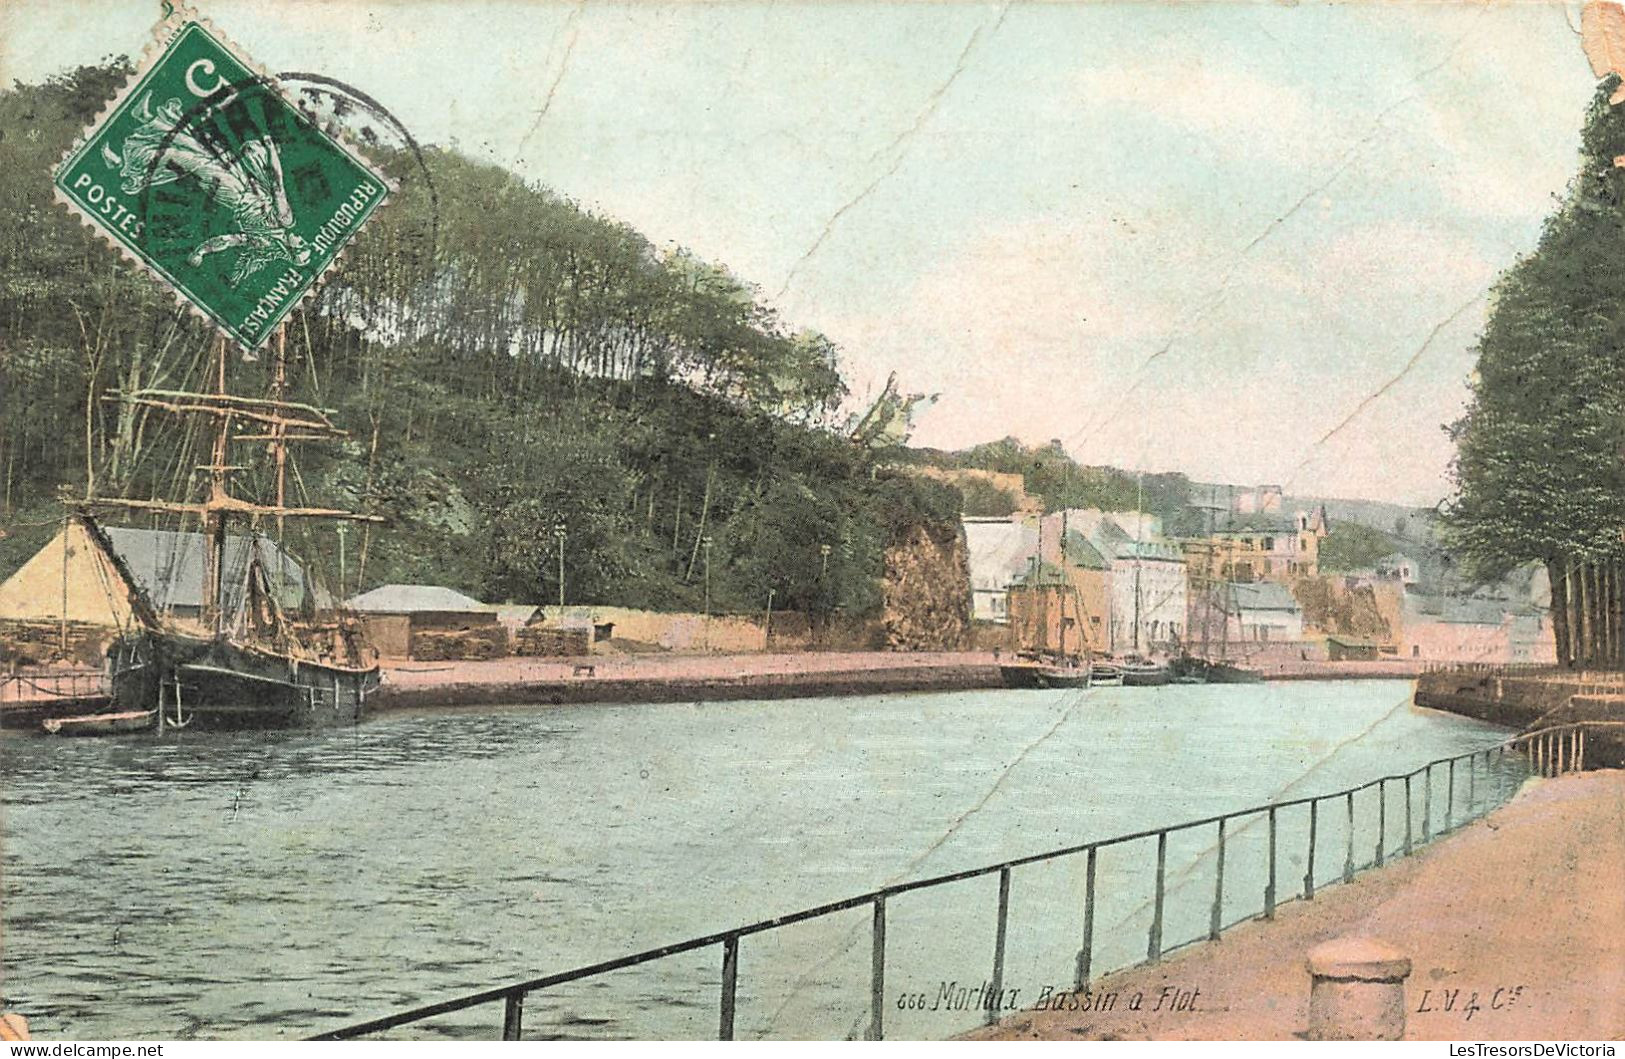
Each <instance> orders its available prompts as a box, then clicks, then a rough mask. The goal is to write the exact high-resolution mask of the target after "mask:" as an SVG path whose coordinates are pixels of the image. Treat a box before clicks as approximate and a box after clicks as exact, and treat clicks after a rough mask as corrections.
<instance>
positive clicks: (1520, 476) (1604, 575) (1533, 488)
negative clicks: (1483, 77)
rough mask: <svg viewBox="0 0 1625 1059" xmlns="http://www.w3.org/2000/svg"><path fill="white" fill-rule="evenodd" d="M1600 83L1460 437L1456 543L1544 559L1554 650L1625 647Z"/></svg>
mask: <svg viewBox="0 0 1625 1059" xmlns="http://www.w3.org/2000/svg"><path fill="white" fill-rule="evenodd" d="M1617 83H1618V82H1617V79H1616V78H1613V77H1610V78H1608V79H1607V80H1606V81H1605V82H1604V83H1603V84H1602V86H1601V87H1600V88H1599V89H1598V92H1597V94H1596V96H1595V97H1594V99H1593V100H1592V103H1591V106H1590V109H1589V111H1588V112H1587V116H1586V123H1585V130H1584V134H1583V136H1582V147H1581V166H1580V172H1579V175H1578V176H1576V177H1575V178H1574V180H1573V181H1572V182H1571V183H1570V185H1569V188H1568V191H1567V194H1566V196H1565V198H1564V200H1563V201H1562V203H1561V204H1560V205H1559V207H1558V208H1557V210H1556V211H1555V212H1554V213H1553V214H1552V215H1551V216H1550V217H1549V218H1547V220H1546V223H1545V226H1544V228H1543V230H1542V233H1541V238H1540V242H1539V244H1538V246H1537V247H1536V249H1535V251H1534V252H1533V253H1532V254H1530V255H1529V256H1527V257H1524V258H1522V259H1521V260H1519V261H1518V262H1517V263H1516V264H1515V265H1514V266H1513V267H1512V268H1511V269H1510V270H1508V271H1507V272H1506V273H1505V274H1504V275H1503V276H1502V277H1501V279H1500V281H1499V282H1498V283H1497V285H1496V288H1495V291H1494V300H1493V303H1492V309H1491V312H1490V316H1489V319H1488V321H1487V323H1486V325H1485V328H1484V333H1483V335H1482V336H1481V337H1480V339H1479V343H1478V349H1477V352H1478V372H1477V376H1476V378H1475V379H1474V381H1473V383H1472V386H1471V400H1470V402H1469V405H1468V410H1467V413H1466V415H1465V416H1464V417H1463V418H1461V419H1460V420H1458V421H1457V422H1455V423H1453V424H1451V426H1450V427H1448V428H1447V429H1448V431H1449V433H1450V435H1451V437H1452V439H1453V440H1454V441H1455V443H1456V458H1455V461H1454V463H1453V465H1452V473H1453V476H1454V479H1455V484H1456V487H1457V494H1456V496H1455V498H1454V499H1453V500H1452V502H1451V504H1450V505H1449V508H1448V511H1447V526H1448V530H1449V532H1450V535H1451V537H1452V539H1453V541H1454V543H1455V544H1456V545H1457V546H1458V547H1459V548H1460V550H1461V552H1462V553H1463V556H1464V557H1465V559H1466V560H1467V562H1468V564H1469V568H1470V572H1471V573H1472V574H1473V575H1474V576H1476V577H1479V578H1488V577H1492V576H1497V575H1500V574H1504V573H1506V572H1508V571H1510V570H1511V569H1513V568H1515V567H1517V566H1519V565H1522V564H1526V563H1542V564H1544V565H1545V566H1546V568H1547V570H1548V572H1549V573H1550V575H1551V581H1552V586H1553V619H1554V627H1555V629H1556V633H1557V640H1558V655H1559V658H1560V659H1563V660H1565V661H1571V662H1589V661H1597V660H1600V659H1601V658H1602V657H1603V656H1605V655H1608V656H1612V657H1614V658H1616V659H1617V658H1619V657H1620V656H1621V652H1622V650H1625V637H1622V636H1621V635H1620V630H1619V629H1618V628H1617V625H1618V623H1617V620H1616V619H1614V618H1612V617H1610V615H1617V613H1618V609H1619V608H1618V601H1619V596H1620V576H1619V574H1620V571H1619V568H1618V564H1619V560H1620V558H1621V540H1620V530H1621V527H1622V526H1625V467H1622V462H1621V453H1622V445H1625V364H1622V361H1621V350H1622V347H1625V298H1622V296H1621V295H1622V294H1625V215H1622V213H1621V209H1620V207H1621V203H1622V202H1625V170H1621V169H1619V168H1618V167H1616V166H1615V165H1613V163H1612V159H1613V158H1614V157H1615V156H1616V155H1618V154H1620V153H1621V152H1622V150H1625V113H1622V112H1621V111H1620V109H1619V108H1618V107H1614V106H1610V105H1609V104H1608V96H1609V94H1610V93H1611V92H1612V91H1613V88H1614V86H1615V85H1616V84H1617Z"/></svg>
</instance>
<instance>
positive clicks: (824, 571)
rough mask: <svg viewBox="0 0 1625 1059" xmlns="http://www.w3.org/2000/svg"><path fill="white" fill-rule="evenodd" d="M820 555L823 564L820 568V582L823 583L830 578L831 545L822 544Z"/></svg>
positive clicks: (819, 547)
mask: <svg viewBox="0 0 1625 1059" xmlns="http://www.w3.org/2000/svg"><path fill="white" fill-rule="evenodd" d="M818 554H819V556H820V558H821V559H822V564H821V565H820V566H819V568H818V580H820V581H822V580H823V579H824V578H826V577H828V576H829V545H827V544H820V545H819V546H818Z"/></svg>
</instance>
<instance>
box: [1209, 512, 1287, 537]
mask: <svg viewBox="0 0 1625 1059" xmlns="http://www.w3.org/2000/svg"><path fill="white" fill-rule="evenodd" d="M1296 532H1298V516H1297V515H1295V514H1288V513H1286V512H1281V511H1254V512H1251V513H1249V514H1246V515H1236V516H1234V517H1232V518H1228V519H1225V521H1224V525H1222V526H1220V527H1219V528H1218V529H1216V530H1214V533H1215V534H1217V535H1219V536H1224V535H1225V534H1229V533H1284V534H1291V533H1296Z"/></svg>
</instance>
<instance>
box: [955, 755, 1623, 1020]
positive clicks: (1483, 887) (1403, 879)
mask: <svg viewBox="0 0 1625 1059" xmlns="http://www.w3.org/2000/svg"><path fill="white" fill-rule="evenodd" d="M1349 933H1358V934H1364V935H1368V936H1372V937H1376V938H1380V939H1383V940H1385V941H1388V942H1390V943H1392V944H1394V945H1396V946H1398V947H1399V948H1400V949H1401V950H1403V951H1404V952H1405V953H1407V954H1408V955H1409V956H1410V957H1411V961H1412V965H1413V970H1412V973H1411V977H1410V981H1409V982H1408V983H1407V985H1406V1005H1407V1008H1408V1011H1409V1016H1408V1024H1407V1032H1406V1037H1407V1038H1409V1039H1416V1040H1554V1039H1555V1040H1596V1039H1609V1040H1613V1039H1621V1038H1625V772H1621V771H1608V772H1593V773H1588V774H1585V775H1581V776H1568V777H1564V778H1561V779H1553V780H1539V781H1532V782H1531V783H1530V784H1528V785H1527V786H1526V787H1525V788H1524V790H1523V791H1522V792H1521V793H1520V794H1519V795H1518V797H1517V798H1516V799H1515V800H1514V802H1513V803H1512V804H1511V805H1508V806H1506V807H1505V808H1503V809H1501V810H1499V811H1498V812H1496V813H1494V814H1492V815H1491V816H1490V817H1489V818H1488V819H1485V820H1480V821H1478V822H1476V823H1474V824H1472V825H1470V826H1469V827H1467V828H1465V829H1463V830H1462V831H1460V832H1458V833H1457V834H1455V835H1452V836H1450V837H1449V838H1447V839H1443V840H1441V841H1440V842H1438V843H1436V844H1435V845H1433V846H1430V847H1428V848H1427V849H1426V850H1425V851H1423V852H1422V853H1420V854H1418V855H1417V856H1415V857H1412V858H1410V859H1408V860H1402V861H1399V862H1396V863H1393V864H1391V865H1389V866H1388V867H1385V868H1381V869H1378V870H1375V871H1372V872H1368V873H1367V874H1365V875H1362V876H1360V877H1358V878H1356V879H1355V881H1354V882H1353V883H1351V884H1349V885H1346V886H1334V887H1331V888H1329V889H1326V890H1323V891H1321V893H1320V894H1319V895H1318V896H1317V897H1316V899H1315V900H1314V901H1312V902H1294V903H1292V904H1290V905H1285V906H1283V907H1282V908H1281V909H1280V910H1279V912H1278V918H1277V919H1276V921H1275V922H1273V923H1262V922H1255V923H1249V924H1247V925H1246V926H1243V927H1238V928H1236V929H1235V930H1233V931H1232V932H1230V933H1227V934H1226V935H1225V936H1224V938H1223V939H1222V940H1220V941H1218V942H1215V943H1210V944H1206V945H1201V946H1197V947H1195V948H1192V949H1188V950H1185V951H1184V952H1182V953H1180V954H1178V955H1176V956H1174V957H1172V958H1170V959H1168V960H1167V961H1165V962H1163V963H1161V964H1159V965H1156V966H1154V967H1142V968H1137V969H1131V970H1128V971H1124V972H1120V973H1118V974H1115V975H1112V976H1109V977H1108V978H1106V979H1104V980H1102V981H1100V982H1098V983H1096V986H1095V992H1096V994H1097V995H1101V994H1106V993H1116V994H1117V1002H1116V1010H1114V1011H1112V1012H1109V1013H1099V1012H1089V1013H1085V1012H1064V1011H1063V1012H1023V1013H1021V1014H1018V1015H1013V1016H1011V1017H1010V1018H1007V1019H1005V1020H1004V1021H1003V1022H1002V1023H1000V1024H999V1025H998V1026H995V1027H991V1028H990V1029H988V1030H985V1031H981V1032H978V1033H976V1034H973V1035H972V1036H975V1037H979V1038H985V1037H996V1038H1005V1039H1034V1038H1047V1039H1058V1040H1077V1039H1088V1040H1145V1039H1194V1040H1288V1039H1292V1038H1293V1037H1294V1036H1296V1035H1298V1034H1300V1033H1301V1032H1302V1031H1303V1027H1304V1025H1305V1024H1306V1021H1307V1014H1308V999H1309V976H1308V973H1307V971H1306V970H1305V968H1304V958H1305V954H1306V953H1307V952H1308V951H1309V949H1310V948H1312V947H1313V946H1315V945H1316V944H1318V943H1319V942H1321V941H1325V940H1327V939H1329V938H1334V937H1338V936H1340V935H1343V934H1349ZM1165 987H1173V988H1174V989H1178V990H1184V991H1192V990H1199V993H1198V995H1197V997H1196V1001H1195V1010H1194V1011H1181V1012H1177V1013H1170V1012H1168V1011H1166V1010H1165V1011H1162V1012H1156V1011H1153V1010H1152V1008H1153V1007H1154V1006H1155V1004H1156V1001H1157V998H1158V997H1159V996H1161V995H1162V991H1163V989H1164V988H1165ZM1135 992H1142V993H1143V994H1144V996H1145V1002H1144V1005H1143V1007H1142V1009H1141V1010H1140V1011H1138V1012H1133V1011H1128V1010H1127V1003H1128V998H1129V997H1131V996H1132V995H1133V994H1134V993H1135ZM1475 1000H1476V1003H1475V1002H1474V1001H1475Z"/></svg>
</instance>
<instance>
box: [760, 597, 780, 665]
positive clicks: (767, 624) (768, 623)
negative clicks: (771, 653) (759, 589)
mask: <svg viewBox="0 0 1625 1059" xmlns="http://www.w3.org/2000/svg"><path fill="white" fill-rule="evenodd" d="M777 591H778V589H775V588H770V589H768V590H767V619H766V620H765V621H763V622H762V650H764V651H765V650H767V645H768V641H769V640H771V639H772V638H773V593H774V592H777Z"/></svg>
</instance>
